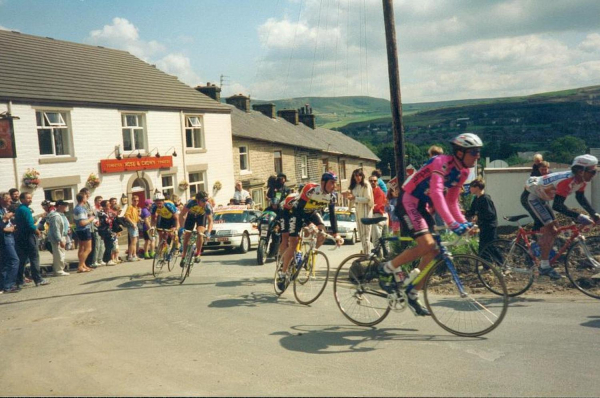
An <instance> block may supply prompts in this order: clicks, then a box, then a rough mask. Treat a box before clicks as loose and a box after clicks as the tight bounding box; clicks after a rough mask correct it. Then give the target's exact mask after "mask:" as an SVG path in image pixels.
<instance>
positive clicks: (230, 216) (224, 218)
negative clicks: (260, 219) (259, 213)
mask: <svg viewBox="0 0 600 398" xmlns="http://www.w3.org/2000/svg"><path fill="white" fill-rule="evenodd" d="M249 219H250V215H249V213H247V212H239V213H238V212H226V213H215V216H214V222H217V223H247V222H248V220H249Z"/></svg>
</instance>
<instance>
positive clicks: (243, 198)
mask: <svg viewBox="0 0 600 398" xmlns="http://www.w3.org/2000/svg"><path fill="white" fill-rule="evenodd" d="M233 199H234V203H235V204H236V205H240V204H247V205H251V204H252V198H251V197H250V194H249V193H248V191H246V190H245V189H242V182H241V181H236V183H235V192H234V193H233Z"/></svg>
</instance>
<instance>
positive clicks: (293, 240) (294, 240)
mask: <svg viewBox="0 0 600 398" xmlns="http://www.w3.org/2000/svg"><path fill="white" fill-rule="evenodd" d="M298 239H300V238H299V237H298V236H290V239H289V242H288V248H287V249H286V251H285V252H284V253H283V260H282V261H283V272H287V270H288V265H289V264H290V261H291V260H292V257H294V251H296V246H297V245H298Z"/></svg>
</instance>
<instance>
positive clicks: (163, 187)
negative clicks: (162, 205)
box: [160, 174, 177, 199]
mask: <svg viewBox="0 0 600 398" xmlns="http://www.w3.org/2000/svg"><path fill="white" fill-rule="evenodd" d="M176 176H177V175H176V174H161V176H160V184H161V192H162V194H163V195H165V198H170V199H172V198H173V195H175V186H176V185H177V184H176V182H177V181H175V177H176ZM165 178H170V179H171V185H165V180H164V179H165ZM169 192H170V193H169Z"/></svg>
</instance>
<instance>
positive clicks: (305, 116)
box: [298, 104, 317, 130]
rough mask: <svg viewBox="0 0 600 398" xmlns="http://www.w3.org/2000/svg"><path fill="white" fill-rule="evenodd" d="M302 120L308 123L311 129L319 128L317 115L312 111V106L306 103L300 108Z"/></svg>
mask: <svg viewBox="0 0 600 398" xmlns="http://www.w3.org/2000/svg"><path fill="white" fill-rule="evenodd" d="M298 113H299V117H300V122H301V123H303V124H305V125H307V126H308V127H310V128H311V129H313V130H314V129H316V128H317V123H316V122H315V118H316V117H315V115H314V114H313V113H312V108H311V107H310V106H309V105H308V104H306V105H304V108H300V109H298Z"/></svg>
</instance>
